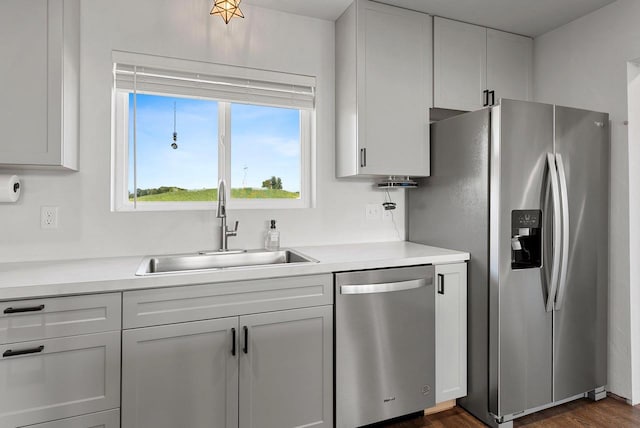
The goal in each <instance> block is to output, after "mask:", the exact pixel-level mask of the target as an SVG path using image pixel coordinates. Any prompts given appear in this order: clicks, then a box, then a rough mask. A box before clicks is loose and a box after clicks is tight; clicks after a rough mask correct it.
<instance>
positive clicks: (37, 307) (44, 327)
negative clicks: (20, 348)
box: [0, 293, 121, 343]
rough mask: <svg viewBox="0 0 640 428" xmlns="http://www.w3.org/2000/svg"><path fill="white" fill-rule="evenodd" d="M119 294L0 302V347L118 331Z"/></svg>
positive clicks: (119, 317) (119, 320)
mask: <svg viewBox="0 0 640 428" xmlns="http://www.w3.org/2000/svg"><path fill="white" fill-rule="evenodd" d="M120 324H121V303H120V293H110V294H94V295H88V296H72V297H56V298H51V299H33V300H15V301H9V302H0V343H14V342H26V341H29V340H39V339H48V338H54V337H63V336H76V335H80V334H88V333H99V332H103V331H112V330H120Z"/></svg>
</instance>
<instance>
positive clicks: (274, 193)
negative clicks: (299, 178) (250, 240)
mask: <svg viewBox="0 0 640 428" xmlns="http://www.w3.org/2000/svg"><path fill="white" fill-rule="evenodd" d="M231 197H232V198H235V199H297V198H299V197H300V193H298V192H288V191H286V190H272V189H252V188H242V189H231ZM217 199H218V189H200V190H175V191H172V192H166V193H158V194H156V195H145V196H139V197H138V201H140V202H202V201H216V200H217ZM129 200H131V201H133V197H130V198H129Z"/></svg>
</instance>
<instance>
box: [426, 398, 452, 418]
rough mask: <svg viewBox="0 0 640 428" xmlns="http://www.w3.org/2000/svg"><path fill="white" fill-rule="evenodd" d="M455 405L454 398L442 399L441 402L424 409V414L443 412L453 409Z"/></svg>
mask: <svg viewBox="0 0 640 428" xmlns="http://www.w3.org/2000/svg"><path fill="white" fill-rule="evenodd" d="M454 407H456V400H449V401H443V402H442V403H438V404H436V405H435V406H433V407H431V408H429V409H425V411H424V414H425V416H426V415H432V414H434V413H440V412H444V411H445V410H449V409H453V408H454Z"/></svg>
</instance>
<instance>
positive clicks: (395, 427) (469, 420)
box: [386, 397, 640, 428]
mask: <svg viewBox="0 0 640 428" xmlns="http://www.w3.org/2000/svg"><path fill="white" fill-rule="evenodd" d="M483 426H485V425H484V424H483V423H482V422H480V421H479V420H477V419H475V418H474V417H473V416H471V415H470V414H468V413H467V412H465V411H464V410H462V409H461V408H460V407H454V408H453V409H451V410H446V411H444V412H440V413H436V414H434V415H429V416H424V417H419V418H415V419H411V420H406V421H402V422H398V423H394V424H389V425H387V426H386V428H423V427H455V428H475V427H483ZM513 426H514V427H526V428H538V427H545V428H556V427H557V428H573V427H575V428H583V427H615V428H640V406H635V407H632V406H629V405H628V404H627V403H626V402H625V401H623V400H621V399H618V398H614V397H607V398H605V399H604V400H601V401H598V402H593V401H591V400H587V399H586V398H583V399H581V400H576V401H573V402H571V403H567V404H563V405H561V406H558V407H554V408H551V409H547V410H543V411H542V412H538V413H534V414H532V415H529V416H524V417H522V418H519V419H516V420H515V421H514V423H513Z"/></svg>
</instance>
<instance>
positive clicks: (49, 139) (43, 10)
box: [0, 0, 80, 170]
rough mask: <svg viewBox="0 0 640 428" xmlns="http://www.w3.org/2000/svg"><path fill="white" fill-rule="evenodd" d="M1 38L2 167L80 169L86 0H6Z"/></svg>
mask: <svg viewBox="0 0 640 428" xmlns="http://www.w3.org/2000/svg"><path fill="white" fill-rule="evenodd" d="M0 40H2V41H3V43H0V57H1V58H2V67H0V92H1V93H2V101H3V105H4V108H3V109H2V113H0V129H2V132H3V142H2V144H0V166H21V167H41V168H42V167H44V168H66V169H71V170H77V169H78V150H77V147H78V104H79V100H78V90H79V71H80V61H79V56H80V0H2V1H1V2H0Z"/></svg>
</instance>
